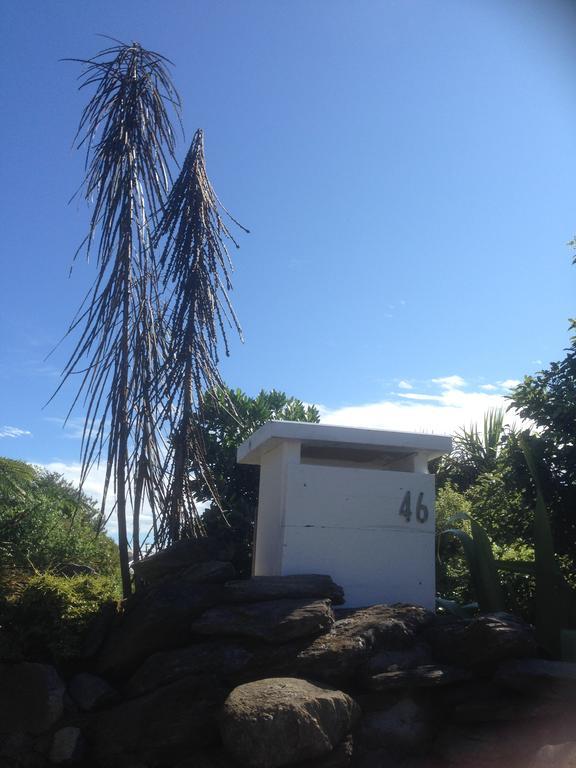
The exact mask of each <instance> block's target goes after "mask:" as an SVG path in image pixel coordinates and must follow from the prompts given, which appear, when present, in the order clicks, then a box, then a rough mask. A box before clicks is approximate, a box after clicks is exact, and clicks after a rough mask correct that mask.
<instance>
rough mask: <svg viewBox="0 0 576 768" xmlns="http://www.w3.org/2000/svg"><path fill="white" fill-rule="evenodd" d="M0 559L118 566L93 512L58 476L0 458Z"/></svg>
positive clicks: (40, 566) (49, 565) (13, 564)
mask: <svg viewBox="0 0 576 768" xmlns="http://www.w3.org/2000/svg"><path fill="white" fill-rule="evenodd" d="M0 563H2V564H3V566H5V567H10V568H16V569H23V570H42V571H45V570H57V569H58V568H60V567H63V566H66V565H68V564H70V563H77V564H80V565H83V566H90V567H91V568H94V569H95V570H96V571H98V572H99V573H102V574H108V575H113V574H115V573H116V571H117V569H118V547H117V546H116V544H115V543H114V542H113V541H112V539H110V538H109V537H108V536H106V535H105V534H104V533H103V532H99V510H98V508H97V507H96V505H95V504H94V503H93V502H92V501H91V500H90V499H89V498H88V497H87V496H85V495H84V494H82V493H79V492H78V490H77V489H76V488H74V487H73V486H72V485H71V484H70V483H68V482H67V481H66V480H64V479H63V478H62V477H61V476H60V475H57V474H55V473H51V472H46V471H45V470H43V469H40V468H38V467H33V466H31V465H30V464H26V463H24V462H22V461H15V460H13V459H6V458H1V457H0Z"/></svg>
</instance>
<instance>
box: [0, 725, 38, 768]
mask: <svg viewBox="0 0 576 768" xmlns="http://www.w3.org/2000/svg"><path fill="white" fill-rule="evenodd" d="M49 747H50V737H49V736H48V734H44V735H43V736H31V735H30V734H25V733H22V732H13V733H9V734H0V766H2V768H46V765H47V758H46V754H47V752H48V749H49Z"/></svg>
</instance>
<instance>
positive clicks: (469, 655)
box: [427, 613, 536, 667]
mask: <svg viewBox="0 0 576 768" xmlns="http://www.w3.org/2000/svg"><path fill="white" fill-rule="evenodd" d="M427 639H428V640H429V641H430V644H431V645H432V650H433V652H434V656H435V657H436V658H438V659H440V660H441V661H447V662H450V663H453V664H459V665H462V666H467V667H471V666H478V665H494V664H497V663H499V662H501V661H503V660H505V659H511V658H522V657H525V656H530V655H532V654H534V653H535V652H536V641H535V637H534V629H533V627H531V626H530V625H529V624H526V623H525V622H524V621H522V620H521V619H519V618H517V617H515V616H512V614H509V613H490V614H484V615H482V616H478V617H477V618H475V619H472V620H471V621H449V620H448V621H445V622H438V623H436V624H435V625H434V626H433V627H431V628H430V629H429V630H428V632H427Z"/></svg>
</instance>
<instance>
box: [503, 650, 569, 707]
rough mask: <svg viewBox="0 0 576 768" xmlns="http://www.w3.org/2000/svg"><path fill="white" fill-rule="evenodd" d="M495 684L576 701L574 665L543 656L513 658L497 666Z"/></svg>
mask: <svg viewBox="0 0 576 768" xmlns="http://www.w3.org/2000/svg"><path fill="white" fill-rule="evenodd" d="M495 680H496V682H497V683H498V684H499V685H502V686H504V687H505V688H508V689H510V690H513V691H519V692H520V693H524V694H531V695H538V696H544V697H547V698H557V697H567V698H569V699H572V701H573V703H576V664H574V663H571V662H567V661H547V660H545V659H517V660H512V661H507V662H505V663H503V664H501V665H500V667H499V668H498V671H497V673H496V677H495Z"/></svg>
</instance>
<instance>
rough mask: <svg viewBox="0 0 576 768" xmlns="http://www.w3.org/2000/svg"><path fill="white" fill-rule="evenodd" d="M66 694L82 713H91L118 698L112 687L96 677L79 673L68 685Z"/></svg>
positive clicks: (86, 673) (87, 673)
mask: <svg viewBox="0 0 576 768" xmlns="http://www.w3.org/2000/svg"><path fill="white" fill-rule="evenodd" d="M68 693H69V694H70V696H71V697H72V700H73V701H74V703H75V704H76V705H77V706H78V708H79V709H81V710H82V711H83V712H92V710H94V709H99V708H100V707H104V706H105V705H106V704H110V703H111V702H113V701H114V700H115V699H117V698H118V694H117V692H116V691H115V690H114V688H112V686H111V685H110V684H109V683H107V682H106V680H103V679H102V678H101V677H98V676H97V675H91V674H90V673H89V672H80V673H79V674H77V675H74V677H73V678H72V680H70V682H69V683H68Z"/></svg>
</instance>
